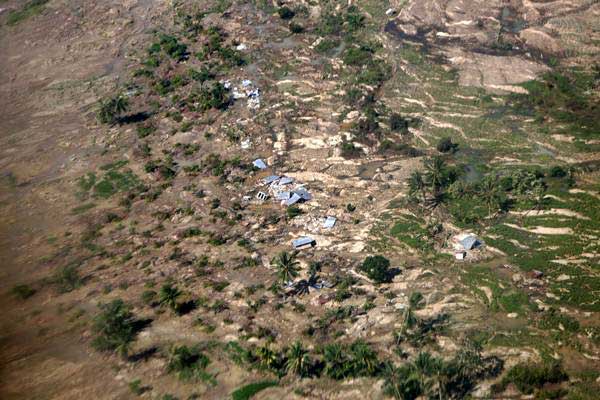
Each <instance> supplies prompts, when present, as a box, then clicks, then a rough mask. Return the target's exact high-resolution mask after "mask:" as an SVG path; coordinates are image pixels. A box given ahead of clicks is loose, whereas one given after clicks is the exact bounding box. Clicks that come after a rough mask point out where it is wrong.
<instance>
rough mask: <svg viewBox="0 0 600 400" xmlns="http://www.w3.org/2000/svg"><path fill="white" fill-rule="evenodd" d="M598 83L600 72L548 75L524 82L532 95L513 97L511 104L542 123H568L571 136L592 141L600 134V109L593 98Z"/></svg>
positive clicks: (578, 71) (552, 73)
mask: <svg viewBox="0 0 600 400" xmlns="http://www.w3.org/2000/svg"><path fill="white" fill-rule="evenodd" d="M598 82H600V73H598V72H596V73H591V74H590V73H587V72H584V71H582V70H576V69H572V70H565V71H552V72H548V73H546V74H544V75H543V76H542V77H541V78H540V79H539V80H534V81H529V82H526V83H524V84H523V86H524V87H525V89H527V91H528V93H527V94H526V95H525V94H515V95H513V96H512V97H511V101H512V102H511V104H512V106H513V107H514V108H515V110H516V111H517V112H520V113H522V114H525V115H532V116H535V117H536V119H537V121H538V122H540V123H547V121H548V120H553V121H556V122H559V123H563V124H568V132H569V134H572V135H576V136H578V137H579V138H583V139H590V138H592V137H595V136H596V135H597V133H598V132H600V106H599V105H598V101H597V100H595V98H594V95H593V91H594V90H595V88H596V87H597V84H598Z"/></svg>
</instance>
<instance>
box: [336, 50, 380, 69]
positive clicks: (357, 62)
mask: <svg viewBox="0 0 600 400" xmlns="http://www.w3.org/2000/svg"><path fill="white" fill-rule="evenodd" d="M372 57H373V53H372V51H371V50H370V49H368V48H366V47H364V46H360V47H350V48H348V49H346V51H345V52H344V57H343V60H344V63H345V64H346V65H352V66H362V65H365V64H367V63H368V62H370V61H371V59H372Z"/></svg>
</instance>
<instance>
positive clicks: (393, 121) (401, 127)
mask: <svg viewBox="0 0 600 400" xmlns="http://www.w3.org/2000/svg"><path fill="white" fill-rule="evenodd" d="M390 129H391V130H392V132H401V133H408V120H407V119H406V118H403V117H402V116H401V115H400V114H398V113H393V114H392V115H390Z"/></svg>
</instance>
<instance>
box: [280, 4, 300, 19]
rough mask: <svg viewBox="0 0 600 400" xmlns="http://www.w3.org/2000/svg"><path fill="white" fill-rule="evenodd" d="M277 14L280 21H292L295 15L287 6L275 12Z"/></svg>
mask: <svg viewBox="0 0 600 400" xmlns="http://www.w3.org/2000/svg"><path fill="white" fill-rule="evenodd" d="M277 14H279V18H281V19H292V18H294V16H295V15H296V13H295V12H294V11H293V10H292V9H291V8H289V7H287V6H283V7H281V8H280V9H279V10H277Z"/></svg>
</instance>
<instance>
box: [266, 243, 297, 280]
mask: <svg viewBox="0 0 600 400" xmlns="http://www.w3.org/2000/svg"><path fill="white" fill-rule="evenodd" d="M299 265H300V263H299V262H298V260H296V253H288V252H287V251H282V252H281V253H279V254H278V255H277V256H276V257H275V258H273V260H272V261H271V266H273V267H275V268H276V269H277V276H278V277H279V280H280V281H281V283H283V284H285V283H287V282H290V281H292V280H293V279H294V278H295V277H297V276H298V266H299Z"/></svg>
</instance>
